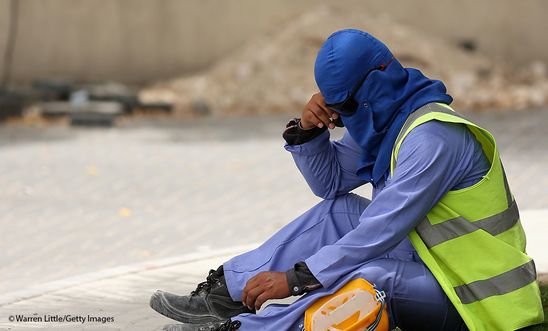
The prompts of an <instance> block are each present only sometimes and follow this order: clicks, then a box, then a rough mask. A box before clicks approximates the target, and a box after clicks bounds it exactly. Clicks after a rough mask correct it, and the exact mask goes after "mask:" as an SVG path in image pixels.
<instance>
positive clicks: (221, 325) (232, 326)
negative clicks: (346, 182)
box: [163, 320, 242, 331]
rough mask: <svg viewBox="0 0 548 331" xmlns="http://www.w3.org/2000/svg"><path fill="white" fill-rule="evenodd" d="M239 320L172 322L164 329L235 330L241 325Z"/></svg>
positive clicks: (178, 330) (197, 330) (182, 330)
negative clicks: (192, 322)
mask: <svg viewBox="0 0 548 331" xmlns="http://www.w3.org/2000/svg"><path fill="white" fill-rule="evenodd" d="M241 324H242V323H240V322H239V321H231V320H228V321H225V322H209V323H202V324H170V325H166V326H164V329H163V330H164V331H234V330H237V329H238V328H239V327H240V325H241Z"/></svg>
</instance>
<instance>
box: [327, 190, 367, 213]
mask: <svg viewBox="0 0 548 331" xmlns="http://www.w3.org/2000/svg"><path fill="white" fill-rule="evenodd" d="M370 203H371V200H369V199H367V198H364V197H362V196H359V195H357V194H354V193H346V194H341V195H337V196H336V197H335V198H333V199H326V200H323V201H321V202H320V203H319V204H318V205H321V206H322V207H324V208H325V207H327V208H329V210H330V211H331V213H347V214H358V215H361V213H362V212H363V211H364V209H365V208H366V207H367V206H368V205H369V204H370Z"/></svg>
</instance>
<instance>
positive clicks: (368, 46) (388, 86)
mask: <svg viewBox="0 0 548 331" xmlns="http://www.w3.org/2000/svg"><path fill="white" fill-rule="evenodd" d="M381 65H384V66H386V67H385V68H384V69H383V70H373V71H371V72H370V73H369V75H368V76H367V79H366V80H365V81H364V82H363V84H362V85H361V87H359V90H358V91H357V92H356V94H355V97H354V98H355V100H356V101H357V102H358V105H359V106H358V109H357V111H356V112H355V113H354V114H352V115H347V116H345V115H343V116H341V119H342V121H343V123H344V125H345V127H346V128H347V130H348V133H349V134H350V136H351V137H352V139H354V141H356V143H357V144H358V145H359V146H360V147H361V150H362V153H361V159H360V163H359V165H358V168H357V169H358V171H357V174H358V175H359V176H360V177H361V178H363V179H365V180H367V181H369V182H371V183H372V184H373V185H374V186H376V185H377V184H378V183H379V181H380V180H381V179H386V177H387V176H388V171H389V167H390V156H391V153H392V147H393V146H394V143H395V141H396V138H397V135H398V133H399V131H400V129H401V128H402V126H403V124H404V122H405V120H406V119H407V116H409V114H410V113H412V112H413V111H415V110H417V109H418V108H420V107H421V106H424V105H425V104H427V103H430V102H441V103H445V104H450V103H451V102H452V101H453V98H451V96H449V95H448V94H447V93H446V91H447V90H446V88H445V85H443V83H442V82H441V81H438V80H432V79H429V78H428V77H426V76H424V75H423V74H422V73H421V72H420V71H419V70H417V69H412V68H404V67H402V65H401V64H400V63H399V62H398V61H397V60H396V59H395V58H394V56H393V55H392V53H391V52H390V50H389V49H388V48H387V47H386V46H385V45H384V44H383V43H382V42H381V41H379V40H378V39H376V38H375V37H373V36H371V35H370V34H368V33H366V32H363V31H360V30H352V29H349V30H341V31H337V32H335V33H333V34H332V35H331V36H330V37H329V38H328V39H327V40H326V41H325V43H324V44H323V46H322V48H321V49H320V51H319V52H318V56H317V58H316V64H315V68H314V75H315V78H316V83H317V84H318V87H319V89H320V91H321V93H322V95H323V97H324V99H325V103H327V104H336V103H339V102H342V101H344V100H345V99H346V98H347V97H348V96H349V95H350V94H351V93H352V91H353V90H354V89H355V88H356V85H357V84H358V83H359V82H360V81H361V80H362V79H363V77H364V76H365V75H366V73H367V72H369V71H370V70H372V69H374V68H378V67H379V66H381Z"/></svg>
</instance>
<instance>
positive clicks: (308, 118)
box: [301, 93, 339, 129]
mask: <svg viewBox="0 0 548 331" xmlns="http://www.w3.org/2000/svg"><path fill="white" fill-rule="evenodd" d="M337 117H339V114H337V113H335V112H334V111H332V110H330V109H329V108H327V107H326V106H325V101H324V99H323V96H322V95H321V93H316V94H314V95H313V96H312V98H310V101H308V103H307V104H306V106H305V107H304V110H303V114H302V115H301V126H302V128H303V129H312V128H313V127H315V126H317V127H319V128H322V127H324V126H327V127H328V128H330V129H334V128H335V124H333V122H332V121H331V119H337Z"/></svg>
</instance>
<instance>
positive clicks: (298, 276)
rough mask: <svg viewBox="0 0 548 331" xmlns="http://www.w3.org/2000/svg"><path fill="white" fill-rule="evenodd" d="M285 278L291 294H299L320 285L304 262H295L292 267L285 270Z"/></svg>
mask: <svg viewBox="0 0 548 331" xmlns="http://www.w3.org/2000/svg"><path fill="white" fill-rule="evenodd" d="M286 278H287V285H288V287H289V291H290V292H291V295H301V294H303V293H306V292H310V291H313V290H315V289H318V288H320V287H322V284H321V283H320V282H319V281H318V280H317V279H316V277H314V275H312V272H310V270H309V269H308V266H307V265H306V263H305V262H299V263H296V264H295V266H294V267H293V268H292V269H289V270H288V271H286Z"/></svg>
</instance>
